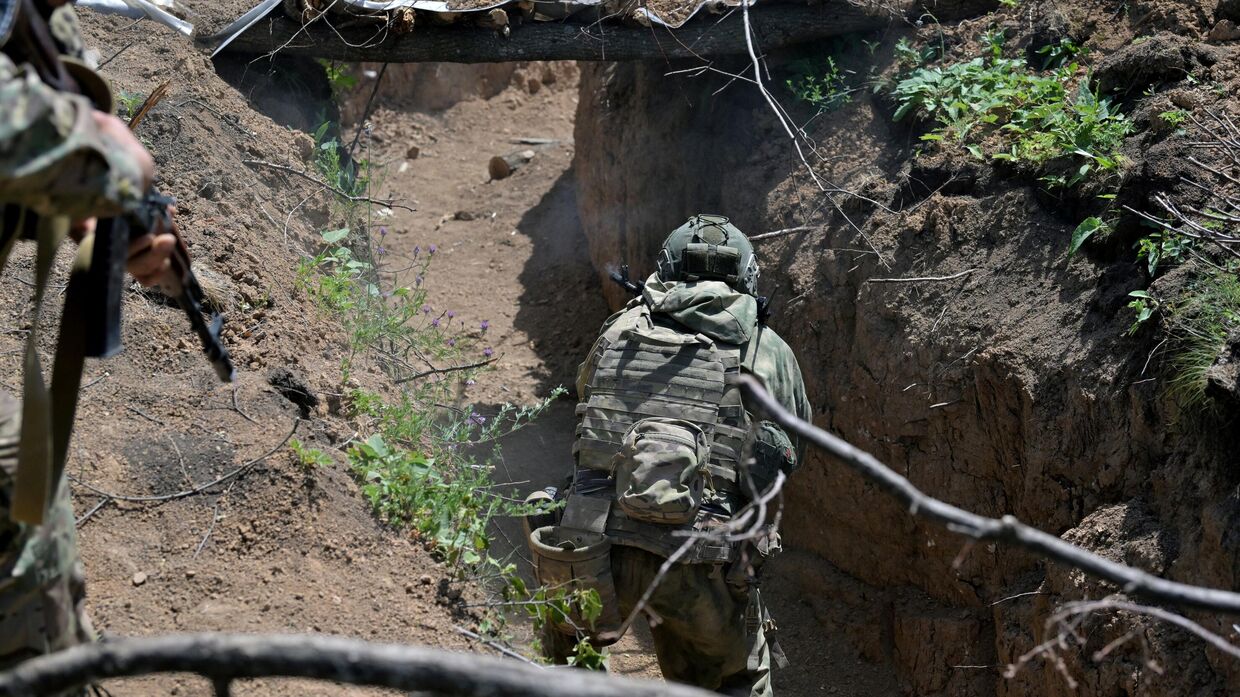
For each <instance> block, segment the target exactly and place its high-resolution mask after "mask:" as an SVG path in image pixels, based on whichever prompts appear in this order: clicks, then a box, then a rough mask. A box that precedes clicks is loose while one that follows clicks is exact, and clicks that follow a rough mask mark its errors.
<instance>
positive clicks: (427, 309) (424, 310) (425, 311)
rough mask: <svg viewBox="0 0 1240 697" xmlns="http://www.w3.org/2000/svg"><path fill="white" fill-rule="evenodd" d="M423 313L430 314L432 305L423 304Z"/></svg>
mask: <svg viewBox="0 0 1240 697" xmlns="http://www.w3.org/2000/svg"><path fill="white" fill-rule="evenodd" d="M422 313H423V314H426V315H429V314H430V313H431V306H430V305H423V306H422Z"/></svg>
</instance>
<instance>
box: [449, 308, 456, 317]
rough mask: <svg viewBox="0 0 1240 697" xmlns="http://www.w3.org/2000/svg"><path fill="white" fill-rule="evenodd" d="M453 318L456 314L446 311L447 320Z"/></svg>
mask: <svg viewBox="0 0 1240 697" xmlns="http://www.w3.org/2000/svg"><path fill="white" fill-rule="evenodd" d="M453 317H456V312H454V311H452V310H448V319H452V318H453Z"/></svg>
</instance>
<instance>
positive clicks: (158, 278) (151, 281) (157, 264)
mask: <svg viewBox="0 0 1240 697" xmlns="http://www.w3.org/2000/svg"><path fill="white" fill-rule="evenodd" d="M168 214H169V215H170V216H171V215H172V214H173V208H172V206H169V207H168ZM176 247H177V238H176V236H175V235H173V234H172V231H171V230H168V231H165V230H164V229H163V228H162V227H161V229H159V230H157V231H155V232H154V233H151V234H148V235H143V236H142V237H139V238H137V239H135V240H133V241H132V242H130V243H129V261H128V263H127V265H126V268H127V269H128V270H129V273H130V274H132V275H133V277H134V278H136V279H138V283H141V284H142V285H144V286H147V287H150V286H159V288H160V290H162V291H164V292H165V293H167V294H169V295H176V294H178V293H180V292H181V279H180V278H179V277H178V276H177V274H176V273H175V272H174V271H173V269H172V253H173V251H175V250H176Z"/></svg>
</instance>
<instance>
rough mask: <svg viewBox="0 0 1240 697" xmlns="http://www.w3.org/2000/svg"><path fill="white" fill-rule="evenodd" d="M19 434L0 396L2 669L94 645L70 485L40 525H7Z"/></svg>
mask: <svg viewBox="0 0 1240 697" xmlns="http://www.w3.org/2000/svg"><path fill="white" fill-rule="evenodd" d="M20 432H21V407H20V404H19V403H18V402H17V400H15V399H13V398H12V397H11V396H9V395H8V394H6V393H3V392H0V670H7V669H8V668H11V667H13V666H14V665H16V664H18V663H20V662H21V661H24V660H26V659H27V658H30V657H32V656H38V655H40V654H44V653H48V652H50V651H57V650H60V649H65V648H68V647H70V646H73V645H75V644H79V643H82V642H88V641H93V639H94V637H93V632H92V630H91V626H90V621H89V620H88V619H87V617H86V613H85V610H84V609H83V600H84V598H85V584H84V582H83V578H84V577H83V571H82V563H81V561H80V560H79V559H78V553H77V534H76V532H75V530H74V517H73V507H72V503H71V501H70V499H69V485H68V482H67V481H62V482H61V483H60V487H59V489H58V490H57V493H56V498H55V501H54V502H53V504H52V509H51V511H50V512H49V514H48V517H47V519H46V521H45V522H44V524H43V525H40V526H29V525H23V524H20V523H14V522H12V521H10V520H9V510H8V509H9V505H10V502H11V500H12V495H13V475H14V472H15V470H16V468H17V445H18V438H19V435H20Z"/></svg>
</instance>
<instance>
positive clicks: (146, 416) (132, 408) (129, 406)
mask: <svg viewBox="0 0 1240 697" xmlns="http://www.w3.org/2000/svg"><path fill="white" fill-rule="evenodd" d="M125 408H126V409H128V410H129V411H132V412H133V413H135V414H137V415H138V416H141V417H142V418H144V419H146V420H147V421H150V422H151V423H153V424H158V425H160V426H166V425H167V424H165V423H164V422H163V421H160V420H159V419H157V418H155V417H154V416H151V415H150V414H148V413H146V412H144V411H142V410H141V409H139V408H137V407H135V406H134V405H132V404H126V405H125Z"/></svg>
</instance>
